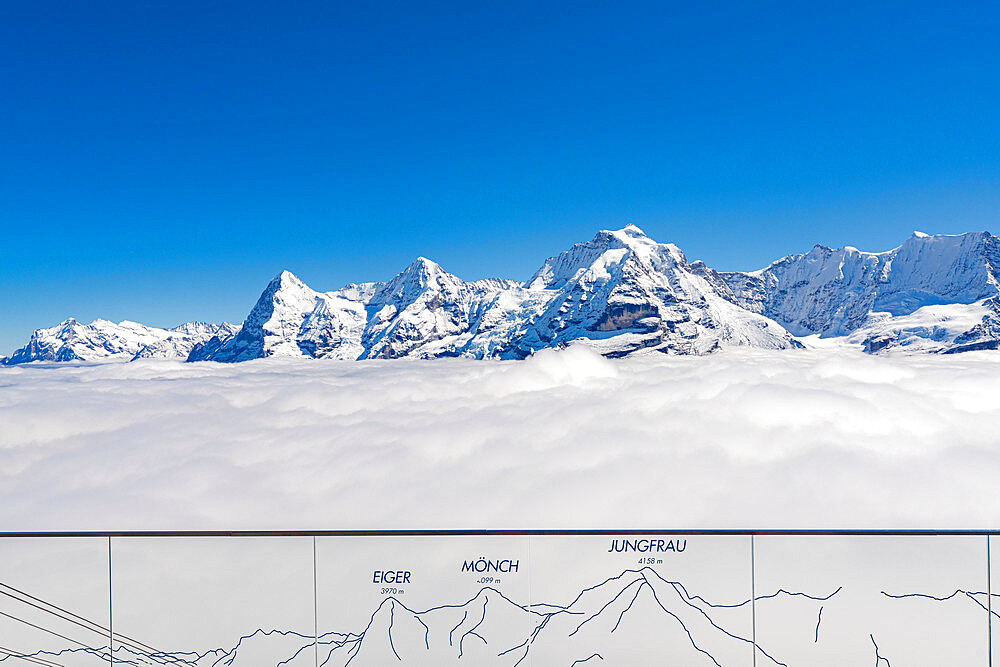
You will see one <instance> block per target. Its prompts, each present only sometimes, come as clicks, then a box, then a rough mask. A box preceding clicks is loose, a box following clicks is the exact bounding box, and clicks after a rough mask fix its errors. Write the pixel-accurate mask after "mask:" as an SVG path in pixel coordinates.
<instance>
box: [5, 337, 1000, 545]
mask: <svg viewBox="0 0 1000 667" xmlns="http://www.w3.org/2000/svg"><path fill="white" fill-rule="evenodd" d="M997 480H1000V354H997V353H990V352H983V353H969V354H965V355H957V356H930V355H927V356H911V357H888V358H884V357H869V356H865V355H862V354H861V353H858V352H854V351H848V350H843V349H832V350H810V351H784V352H764V351H730V352H723V353H718V354H714V355H711V356H708V357H702V358H697V357H671V358H668V357H656V358H649V357H647V358H634V359H626V360H619V361H609V360H606V359H604V358H602V357H599V356H597V355H596V354H595V353H593V352H591V351H589V350H586V349H582V348H573V349H570V350H566V351H561V352H557V351H550V350H547V351H543V352H540V353H539V354H537V355H536V356H535V357H533V358H531V359H529V360H527V361H523V362H488V361H471V360H463V359H452V360H435V361H416V360H398V361H371V362H327V361H299V360H287V359H269V360H260V361H252V362H248V363H244V364H236V365H217V364H211V363H202V364H184V363H179V362H169V361H142V362H135V363H130V364H109V365H82V366H26V367H11V368H3V369H0V530H8V531H12V530H62V529H72V530H85V529H87V530H126V529H293V528H302V529H340V528H366V529H393V528H494V529H498V528H630V527H643V528H665V529H669V528H685V527H696V528H773V527H783V528H885V527H897V528H910V527H919V528H972V527H979V528H987V527H995V526H996V525H997V524H998V523H1000V493H998V492H997V488H998V481H997Z"/></svg>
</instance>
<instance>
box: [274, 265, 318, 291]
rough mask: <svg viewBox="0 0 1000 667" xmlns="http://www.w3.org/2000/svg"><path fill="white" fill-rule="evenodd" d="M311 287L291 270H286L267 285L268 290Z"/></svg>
mask: <svg viewBox="0 0 1000 667" xmlns="http://www.w3.org/2000/svg"><path fill="white" fill-rule="evenodd" d="M303 288H304V289H309V288H308V287H307V286H306V284H305V283H304V282H302V281H301V280H300V279H299V277H298V276H297V275H295V274H294V273H292V272H291V271H288V270H284V271H282V272H281V273H279V274H278V275H276V276H275V277H274V278H272V279H271V282H270V283H268V285H267V291H271V292H277V291H278V290H282V289H294V290H300V289H303Z"/></svg>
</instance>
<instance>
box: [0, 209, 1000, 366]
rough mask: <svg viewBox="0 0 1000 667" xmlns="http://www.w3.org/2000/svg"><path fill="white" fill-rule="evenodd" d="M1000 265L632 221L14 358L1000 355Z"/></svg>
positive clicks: (948, 253) (966, 240)
mask: <svg viewBox="0 0 1000 667" xmlns="http://www.w3.org/2000/svg"><path fill="white" fill-rule="evenodd" d="M998 271H1000V239H998V238H997V237H995V236H993V235H991V234H989V233H987V232H974V233H968V234H960V235H955V236H945V235H937V236H931V235H927V234H922V233H920V232H915V233H914V234H913V235H912V236H911V237H910V238H908V239H907V240H906V241H905V242H904V243H903V244H902V245H900V246H899V247H898V248H894V249H893V250H889V251H885V252H878V253H873V252H864V251H861V250H858V249H857V248H853V247H850V246H847V247H844V248H838V249H833V248H827V247H825V246H821V245H817V246H815V247H814V248H813V249H812V250H810V251H809V252H807V253H804V254H800V255H789V256H787V257H784V258H782V259H780V260H778V261H776V262H773V263H772V264H770V265H769V266H767V267H766V268H764V269H761V270H759V271H753V272H748V273H735V272H728V273H724V272H718V271H715V270H713V269H712V268H710V267H708V266H706V265H705V264H704V263H703V262H688V261H687V258H686V257H685V256H684V253H683V252H682V251H681V250H680V248H678V247H677V246H675V245H672V244H667V243H657V242H656V241H654V240H653V239H650V238H649V237H648V236H646V235H645V234H644V233H643V232H642V230H641V229H639V228H638V227H636V226H635V225H627V226H626V227H624V228H622V229H619V230H614V231H607V230H605V231H600V232H598V233H597V234H596V235H595V236H594V238H593V239H592V240H590V241H587V242H585V243H578V244H576V245H574V246H573V247H572V248H570V249H569V250H567V251H565V252H562V253H560V254H558V255H556V256H554V257H550V258H549V259H547V260H545V262H544V263H543V264H542V266H541V267H540V268H539V269H538V270H537V271H536V272H535V274H534V275H533V276H532V277H531V278H529V279H528V280H527V281H526V282H524V283H519V282H515V281H512V280H501V279H486V280H476V281H471V282H466V281H463V280H462V279H461V278H458V277H457V276H455V275H452V274H450V273H448V272H447V271H445V270H444V269H443V268H441V266H439V265H438V264H436V263H435V262H432V261H431V260H429V259H426V258H423V257H418V258H417V259H416V260H414V261H413V262H412V263H411V264H410V265H409V266H407V267H406V268H405V269H404V270H403V271H402V272H400V273H399V274H398V275H396V276H394V277H393V278H391V279H390V280H388V281H386V282H377V283H361V284H351V285H347V286H346V287H343V288H342V289H340V290H337V291H334V292H317V291H315V290H313V289H312V288H310V287H309V286H307V285H306V284H305V283H303V282H302V281H301V280H299V279H298V278H297V277H296V276H295V275H293V274H292V273H290V272H288V271H282V272H281V273H280V274H279V275H278V276H276V277H275V278H274V279H273V280H272V281H271V282H270V283H269V284H268V285H267V287H266V288H265V289H264V291H263V293H262V294H261V295H260V298H259V299H258V301H257V303H256V304H255V305H254V307H253V309H251V311H250V313H249V314H248V315H247V318H246V320H245V321H244V322H243V325H242V326H241V327H239V328H238V329H237V328H236V327H233V326H232V325H228V324H223V325H206V324H187V325H182V326H180V327H177V328H175V329H155V328H152V327H146V326H144V325H141V324H136V323H134V322H122V323H120V324H114V323H111V322H106V321H103V320H97V321H95V322H94V323H92V324H90V325H81V324H79V323H77V322H76V321H75V320H72V319H71V320H67V321H66V322H63V323H62V324H60V325H58V326H56V327H52V328H49V329H39V330H38V331H36V332H35V333H34V334H33V335H32V337H31V340H30V341H29V342H28V344H27V345H26V346H25V347H23V348H21V349H20V350H18V351H16V352H15V353H14V354H12V355H11V356H10V357H9V358H6V359H0V363H4V364H17V363H23V362H27V361H38V360H45V361H69V360H88V361H89V360H121V361H128V360H131V359H137V358H149V357H162V358H180V359H187V360H188V361H221V362H239V361H247V360H250V359H258V358H263V357H271V356H283V357H304V358H325V359H340V360H354V359H393V358H399V357H415V358H438V357H455V356H462V357H471V358H477V359H522V358H525V357H527V356H530V355H531V354H533V353H534V352H536V351H538V350H541V349H545V348H553V347H563V346H565V345H568V344H571V343H582V344H586V345H588V346H590V347H592V348H594V349H596V350H597V351H599V352H600V353H601V354H603V355H605V356H609V357H619V356H625V355H630V354H635V353H640V352H641V353H652V352H660V353H666V354H706V353H709V352H712V351H714V350H718V349H723V348H727V347H753V348H763V349H789V348H796V347H802V346H803V345H809V344H810V340H816V339H817V338H827V339H836V340H837V341H838V342H839V343H842V344H845V345H852V346H857V347H861V348H863V349H864V350H866V351H868V352H871V353H876V352H882V351H884V350H892V349H902V350H906V351H911V352H936V353H950V352H961V351H966V350H981V349H996V348H997V347H998V342H1000V274H998Z"/></svg>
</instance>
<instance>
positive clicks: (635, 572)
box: [0, 533, 1000, 667]
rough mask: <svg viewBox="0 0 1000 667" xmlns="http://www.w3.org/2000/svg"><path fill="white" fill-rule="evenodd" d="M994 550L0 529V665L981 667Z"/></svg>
mask: <svg viewBox="0 0 1000 667" xmlns="http://www.w3.org/2000/svg"><path fill="white" fill-rule="evenodd" d="M988 547H989V549H988ZM998 552H1000V541H998V540H997V537H996V536H987V535H985V534H982V535H912V534H909V535H906V534H899V535H891V534H877V535H873V534H832V535H827V534H786V535H772V534H757V535H752V536H751V535H750V534H710V533H699V534H693V533H692V534H669V533H662V534H610V533H600V534H597V533H594V534H495V535H461V534H423V535H376V534H370V535H319V536H315V537H314V536H310V535H285V536H280V535H267V536H194V535H192V536H169V537H166V536H146V537H138V536H116V537H112V538H108V537H94V536H81V537H14V536H11V537H0V667H9V666H12V665H41V666H45V667H98V666H100V665H109V664H120V665H172V666H188V667H251V666H252V667H266V666H272V667H284V666H290V667H310V666H311V667H320V666H328V665H329V666H332V667H348V666H349V665H351V666H353V667H386V666H387V665H396V664H407V665H419V666H427V667H440V666H446V665H456V666H459V665H475V666H479V665H482V666H484V667H486V666H497V667H528V666H535V667H540V666H544V667H550V666H557V667H558V666H565V667H575V666H577V665H588V666H589V667H594V666H595V665H602V666H603V665H618V666H633V665H634V666H637V667H638V666H645V665H653V664H657V665H660V664H662V665H681V666H684V667H699V666H704V667H713V666H714V667H758V666H760V667H775V666H777V667H795V666H801V667H834V666H836V667H842V666H844V665H869V666H871V665H874V666H875V667H908V666H913V667H941V666H943V665H962V666H963V667H965V666H981V667H991V664H992V663H991V660H994V659H996V658H998V657H1000V651H998V650H997V649H996V648H994V647H993V646H992V635H993V634H998V633H1000V614H998V612H997V610H995V608H996V607H998V606H1000V602H998V600H1000V596H998V595H997V594H995V593H993V594H992V595H991V593H992V591H996V590H998V589H1000V578H998V577H997V575H996V573H997V572H998V571H1000V557H998V556H997V554H998ZM990 553H992V554H993V555H992V558H991V557H990V555H989V554H990ZM991 574H992V580H991ZM991 651H992V653H993V655H992V656H991ZM997 664H1000V663H997Z"/></svg>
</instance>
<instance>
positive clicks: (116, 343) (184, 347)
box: [0, 318, 238, 365]
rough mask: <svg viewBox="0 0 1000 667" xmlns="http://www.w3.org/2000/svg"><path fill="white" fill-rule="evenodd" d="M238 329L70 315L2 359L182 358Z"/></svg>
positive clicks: (17, 361) (10, 361) (225, 325)
mask: <svg viewBox="0 0 1000 667" xmlns="http://www.w3.org/2000/svg"><path fill="white" fill-rule="evenodd" d="M237 330H238V328H237V327H235V326H233V325H232V324H228V323H223V324H206V323H204V322H187V323H185V324H182V325H180V326H177V327H174V328H173V329H160V328H157V327H148V326H146V325H144V324H139V323H137V322H129V321H128V320H125V321H123V322H119V323H117V324H116V323H114V322H109V321H107V320H94V321H93V322H91V323H90V324H81V323H79V322H77V321H76V320H75V319H73V318H69V319H68V320H66V321H64V322H61V323H60V324H57V325H56V326H54V327H49V328H47V329H38V330H36V331H35V332H34V333H33V334H32V335H31V339H30V340H29V341H28V344H27V345H25V346H24V347H22V348H21V349H19V350H17V351H16V352H14V353H13V354H12V355H11V356H10V357H6V358H3V359H2V360H0V363H3V364H5V365H11V364H20V363H25V362H29V361H132V360H135V359H176V358H182V359H183V358H186V357H187V356H188V355H189V354H190V353H191V350H192V349H194V347H195V346H196V345H198V344H199V343H202V342H203V341H205V340H208V339H210V338H212V337H214V336H218V337H223V338H229V337H231V336H233V335H234V334H235V333H236V332H237Z"/></svg>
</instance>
